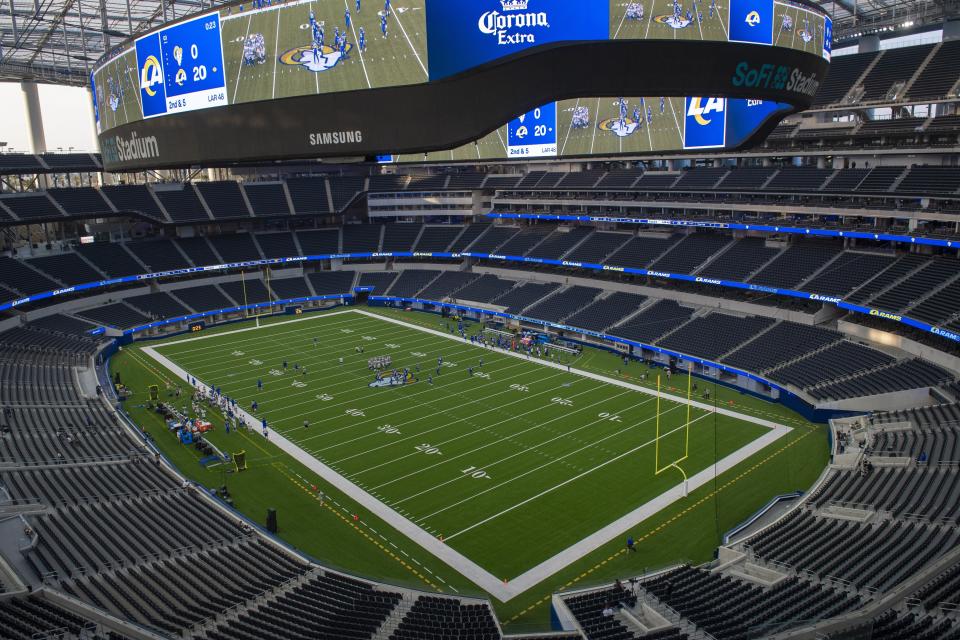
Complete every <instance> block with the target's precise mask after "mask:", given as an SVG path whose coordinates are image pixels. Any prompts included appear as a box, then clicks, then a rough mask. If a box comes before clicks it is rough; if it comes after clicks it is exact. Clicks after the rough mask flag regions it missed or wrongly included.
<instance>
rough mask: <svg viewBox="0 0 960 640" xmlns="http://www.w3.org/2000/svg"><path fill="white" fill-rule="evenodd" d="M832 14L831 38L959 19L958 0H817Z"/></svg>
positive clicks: (909, 27)
mask: <svg viewBox="0 0 960 640" xmlns="http://www.w3.org/2000/svg"><path fill="white" fill-rule="evenodd" d="M817 3H818V4H819V5H820V6H821V7H823V8H824V9H825V10H826V11H827V12H828V13H829V14H830V15H831V16H832V17H833V35H834V40H837V41H840V40H847V39H852V38H857V37H860V36H863V35H870V34H874V33H884V32H892V31H897V30H900V31H904V30H907V29H918V28H923V27H929V26H931V25H939V24H942V23H943V22H944V21H947V20H954V19H957V18H960V0H817Z"/></svg>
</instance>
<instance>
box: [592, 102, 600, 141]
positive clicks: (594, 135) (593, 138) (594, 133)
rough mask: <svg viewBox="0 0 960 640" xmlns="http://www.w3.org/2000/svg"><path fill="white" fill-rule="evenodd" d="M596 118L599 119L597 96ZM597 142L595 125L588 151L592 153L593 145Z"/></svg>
mask: <svg viewBox="0 0 960 640" xmlns="http://www.w3.org/2000/svg"><path fill="white" fill-rule="evenodd" d="M595 112H596V114H597V117H596V119H597V120H598V121H599V120H600V98H597V108H596V109H595ZM596 143H597V127H593V137H592V138H591V139H590V153H593V147H594V145H595V144H596Z"/></svg>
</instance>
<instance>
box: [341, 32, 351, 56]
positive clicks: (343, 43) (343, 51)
mask: <svg viewBox="0 0 960 640" xmlns="http://www.w3.org/2000/svg"><path fill="white" fill-rule="evenodd" d="M340 59H341V60H349V59H350V54H349V53H347V36H345V35H344V36H343V37H342V38H340Z"/></svg>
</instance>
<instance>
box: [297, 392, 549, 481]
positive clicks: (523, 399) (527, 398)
mask: <svg viewBox="0 0 960 640" xmlns="http://www.w3.org/2000/svg"><path fill="white" fill-rule="evenodd" d="M522 375H527V374H526V373H525V374H521V375H516V376H512V377H510V378H505V379H503V380H500V381H495V382H491V383H487V384H498V383H502V382H505V381H507V380H513V379H514V378H519V377H522ZM557 375H558V374H554V375H553V376H550V378H555V377H556V376H557ZM550 378H545V379H544V380H548V379H550ZM479 386H481V387H482V386H486V385H479ZM554 392H555V390H554V389H548V390H546V391H544V392H542V393H554ZM503 393H511V392H510V391H509V390H508V391H503V392H500V393H497V394H494V395H493V396H483V397H482V398H477V399H476V400H471V401H470V402H466V403H464V404H461V405H459V406H458V407H457V408H458V409H462V408H463V407H465V406H468V405H471V404H475V403H477V402H485V401H488V400H490V399H492V398H494V397H496V396H497V395H502V394H503ZM537 395H539V394H537ZM528 400H529V397H522V398H518V399H517V400H514V401H513V402H508V403H507V404H499V405H497V406H495V407H492V408H490V409H487V410H485V411H481V412H479V413H473V414H471V415H469V416H467V417H465V418H457V419H456V420H454V421H453V422H447V423H445V424H442V425H439V426H437V427H434V428H432V429H427V430H426V431H421V432H419V433H415V434H413V435H410V436H406V437H405V438H400V439H399V440H393V441H391V442H388V443H387V444H384V445H381V446H379V447H374V448H373V449H366V450H364V451H362V452H360V453H356V454H354V455H352V456H347V457H346V458H340V459H338V460H336V461H335V462H336V463H337V464H343V463H344V462H346V461H347V460H352V459H353V458H357V457H360V456H362V455H366V454H368V453H372V452H374V451H378V450H380V449H384V448H386V447H392V446H395V445H397V444H400V443H402V442H406V441H409V440H413V439H416V438H421V437H423V436H425V435H426V434H428V433H433V432H434V431H437V430H438V429H445V428H447V427H449V426H451V425H455V424H457V423H460V422H463V421H465V420H472V419H474V418H476V417H477V416H482V415H484V414H487V413H490V412H491V411H500V410H502V409H503V407H509V406H510V405H514V404H517V403H518V402H527V401H528ZM406 411H409V409H402V410H400V411H395V412H393V413H389V414H387V415H388V416H391V415H395V414H397V413H403V412H406ZM441 412H444V410H441ZM434 417H435V416H434V415H433V414H430V415H424V416H421V417H419V418H416V419H414V420H411V421H410V422H406V423H401V424H400V425H397V426H404V425H407V424H412V423H415V422H419V421H420V420H427V419H431V418H434ZM380 419H382V418H372V419H371V420H364V421H363V422H377V421H378V420H380ZM319 435H323V434H319ZM377 435H378V434H377V433H367V434H364V435H362V436H358V437H356V438H353V439H351V440H344V441H343V442H339V443H337V444H333V445H330V446H329V447H323V448H322V449H317V451H326V450H328V449H333V448H335V447H339V446H342V445H344V444H349V443H352V442H356V441H357V440H363V439H364V438H374V437H376V436H377ZM314 437H317V436H314Z"/></svg>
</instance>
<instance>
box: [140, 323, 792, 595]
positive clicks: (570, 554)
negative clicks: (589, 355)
mask: <svg viewBox="0 0 960 640" xmlns="http://www.w3.org/2000/svg"><path fill="white" fill-rule="evenodd" d="M345 313H358V314H360V315H364V316H367V317H369V318H374V319H377V320H380V321H383V322H390V323H393V324H396V325H399V326H402V327H405V328H407V329H416V330H417V331H422V332H424V333H428V334H431V335H435V336H438V337H441V338H445V339H447V340H453V341H456V342H462V338H460V337H459V336H452V335H450V334H447V333H444V332H442V331H437V330H436V329H428V328H426V327H422V326H418V325H415V324H410V323H407V322H404V321H402V320H397V319H395V318H389V317H385V316H382V315H379V314H376V313H370V312H369V311H363V310H360V309H349V310H345V311H334V312H331V313H324V314H318V315H317V316H315V317H312V318H302V319H298V320H291V321H290V322H288V323H272V324H268V325H263V326H262V327H248V328H245V329H238V330H236V331H225V332H220V333H216V334H210V335H205V336H199V337H196V338H188V339H186V340H176V341H171V342H165V343H161V344H157V345H152V346H147V347H143V348H142V349H141V350H142V352H143V353H145V354H147V355H148V356H150V357H151V358H153V359H154V360H155V361H157V362H158V363H160V364H161V365H162V366H164V367H166V368H167V369H168V370H170V371H172V372H173V373H174V374H175V375H177V376H178V377H180V378H182V379H183V380H185V381H188V382H189V380H190V377H191V376H190V374H189V373H188V372H187V371H185V370H184V369H182V368H181V367H179V366H178V365H176V364H175V363H174V362H172V361H171V360H170V359H169V358H167V357H166V356H163V355H161V354H159V353H157V349H159V348H161V347H164V346H170V345H175V344H176V345H179V344H184V343H187V342H194V341H198V340H207V339H210V338H217V337H220V336H225V335H232V334H235V333H241V332H245V331H258V330H260V329H267V328H270V327H275V326H282V325H284V324H290V323H293V322H305V321H308V320H315V319H319V318H327V317H331V316H336V315H342V314H345ZM497 353H501V354H504V355H508V356H512V357H515V358H519V359H522V360H527V358H526V357H525V356H523V355H521V354H517V353H513V352H509V351H500V350H497ZM529 362H535V363H536V364H539V365H541V366H544V367H551V368H554V369H559V370H562V371H566V369H567V367H566V366H565V365H561V364H556V363H553V362H548V361H543V360H529ZM570 373H571V374H576V375H579V376H583V377H585V378H590V379H593V380H598V381H600V382H604V383H606V384H610V385H613V386H617V387H622V388H625V389H629V390H632V391H638V392H640V393H644V394H647V395H656V391H655V390H652V389H647V388H645V387H641V386H638V385H634V384H630V383H629V382H624V381H622V380H616V379H613V378H607V377H605V376H602V375H598V374H595V373H591V372H588V371H582V370H577V369H571V370H570ZM197 384H198V386H199V387H200V388H202V389H208V387H207V386H206V385H205V384H203V383H202V382H201V381H197ZM661 396H662V397H663V398H666V399H668V400H672V401H674V402H678V403H681V404H685V403H686V402H687V400H686V398H681V397H679V396H674V395H671V394H666V393H661ZM690 404H691V405H693V406H695V407H697V408H700V409H703V410H705V411H707V412H708V413H713V412H716V413H719V414H721V415H725V416H730V417H733V418H736V419H738V420H742V421H744V422H750V423H753V424H757V425H760V426H763V427H766V428H767V429H769V430H770V431H769V433H767V434H764V435H763V436H761V437H759V438H757V439H756V440H753V441H751V442H750V443H748V444H747V445H745V446H743V447H741V448H740V449H738V450H737V451H734V452H733V453H731V454H730V455H728V456H726V457H725V458H723V459H722V460H719V461H717V462H716V463H715V464H713V465H712V466H710V467H707V468H706V469H703V470H702V471H700V472H699V473H697V474H695V475H693V476H692V477H690V478H689V481H688V482H687V483H686V487H685V486H684V483H682V482H681V483H678V484H677V485H676V486H674V487H673V488H672V489H670V490H668V491H665V492H664V493H662V494H660V495H659V496H657V497H656V498H654V499H652V500H650V501H649V502H647V503H646V504H643V505H641V506H639V507H637V508H636V509H634V510H633V511H631V512H630V513H627V514H626V515H624V516H622V517H620V518H618V519H617V520H615V521H613V522H611V523H610V524H608V525H606V526H604V527H602V528H600V529H598V530H597V531H595V532H593V533H591V534H590V535H588V536H587V537H585V538H583V539H582V540H580V541H579V542H576V543H574V544H573V545H571V546H569V547H567V548H566V549H564V550H562V551H560V552H558V553H557V554H556V555H554V556H553V557H551V558H548V559H547V560H544V561H543V562H541V563H540V564H538V565H536V566H535V567H533V568H531V569H529V570H528V571H526V572H524V573H523V574H521V575H520V576H518V577H516V578H514V579H513V580H511V581H509V582H504V581H503V580H502V579H501V578H498V577H497V576H495V575H493V574H492V573H490V572H489V571H487V570H486V569H484V568H483V567H481V566H480V565H478V564H477V563H476V562H474V561H473V560H471V559H470V558H468V557H466V556H465V555H463V554H461V553H460V552H458V551H456V550H454V549H452V548H450V546H449V545H447V544H444V543H443V542H441V541H440V540H439V539H437V538H435V537H434V536H433V535H432V534H430V533H428V532H427V531H425V530H424V529H421V528H420V527H419V526H417V525H416V524H414V523H413V522H411V521H410V520H408V519H407V518H405V517H404V516H402V515H400V514H399V513H398V512H396V511H394V510H393V509H392V508H391V507H389V506H388V505H386V504H384V503H383V502H381V501H380V500H379V499H377V498H376V497H374V496H373V495H371V494H369V493H367V492H366V491H364V490H363V489H361V488H360V487H358V486H357V485H355V484H353V483H352V482H350V481H349V480H347V479H346V478H345V477H343V476H342V475H340V474H339V473H337V472H336V471H334V470H333V469H331V468H330V467H328V466H327V465H325V464H323V463H322V462H320V461H319V460H317V459H316V458H314V457H313V456H312V455H311V454H309V453H307V452H306V451H304V450H303V449H301V448H300V447H298V446H297V445H295V444H294V443H292V442H291V441H290V440H288V439H286V438H285V437H283V436H282V435H280V434H278V433H273V434H271V435H270V438H269V439H270V440H271V441H272V442H273V443H274V444H275V445H277V446H278V447H279V448H280V449H282V450H283V451H284V452H285V453H287V454H288V455H290V456H291V457H292V458H293V459H295V460H296V461H297V462H299V463H301V464H303V465H304V466H305V467H307V468H308V469H310V470H311V471H313V472H314V473H316V474H317V475H318V476H320V477H321V478H323V479H324V480H325V481H327V482H329V483H330V484H332V485H333V486H334V487H336V488H337V489H339V490H340V491H342V492H343V493H345V494H346V495H348V496H350V498H352V499H353V500H354V501H356V502H357V503H358V504H360V505H361V506H362V507H364V508H365V509H367V510H369V511H370V512H371V513H373V514H375V515H376V516H377V517H379V518H380V519H381V520H383V521H385V522H387V523H388V524H389V525H390V526H392V527H393V528H394V529H396V530H397V531H399V532H400V533H402V534H403V535H405V536H406V537H407V538H409V539H410V540H411V541H413V542H415V543H416V544H418V545H419V546H420V547H421V548H423V549H424V551H426V552H428V553H430V554H432V555H433V556H434V557H435V558H437V559H439V560H441V561H443V562H444V563H446V564H447V565H449V566H450V567H452V568H453V569H454V570H456V571H457V572H459V573H460V574H461V575H463V576H464V577H466V578H467V579H469V580H471V581H473V582H474V583H475V584H476V585H477V586H479V587H480V588H482V589H483V590H484V591H486V592H487V593H489V594H490V595H491V596H493V597H495V598H496V599H497V600H499V601H500V602H507V601H509V600H511V599H512V598H514V597H516V596H518V595H520V594H521V593H524V592H525V591H527V590H528V589H530V588H531V587H533V586H534V585H536V584H539V583H540V582H542V581H543V580H545V579H547V578H549V577H550V576H552V575H553V574H554V573H556V572H558V571H560V570H561V569H563V568H565V567H567V566H569V565H571V564H573V563H574V562H576V561H578V560H580V559H581V558H583V557H584V556H586V555H588V554H590V553H592V552H593V551H595V550H596V549H598V548H599V547H601V546H602V545H604V544H606V543H607V542H608V541H609V540H612V539H615V538H617V537H618V536H623V535H626V534H627V533H628V532H629V531H630V530H631V529H632V528H633V527H635V526H636V525H638V524H640V523H641V522H643V521H644V520H646V519H648V518H650V517H652V516H654V515H656V514H657V513H659V512H660V511H662V510H663V509H665V508H667V507H669V506H670V505H671V504H673V503H674V502H676V501H677V500H679V499H681V498H683V497H684V495H686V492H689V491H694V490H696V489H698V488H700V487H702V486H704V485H706V484H707V483H709V482H710V481H712V480H713V478H714V475H715V474H716V475H719V474H722V473H724V472H726V471H729V470H730V469H732V468H734V467H736V466H737V465H739V464H741V463H742V462H743V461H745V460H746V459H747V458H749V457H750V456H752V455H754V454H756V453H758V452H759V451H761V450H763V449H765V448H766V447H768V446H770V445H772V444H773V443H774V442H776V441H777V440H779V439H780V438H782V437H783V436H785V435H787V434H788V433H790V432H791V431H792V429H791V428H790V427H788V426H786V425H782V424H778V423H776V422H772V421H770V420H764V419H762V418H756V417H753V416H749V415H745V414H741V413H737V412H735V411H730V410H729V409H722V408H717V407H714V406H713V405H709V404H705V403H702V402H697V401H693V402H691V403H690ZM240 414H241V415H242V416H243V418H244V420H246V422H247V424H249V425H250V426H251V427H253V428H254V429H259V426H260V421H259V420H258V419H256V418H255V417H254V416H252V415H250V414H249V413H247V412H246V411H243V410H240Z"/></svg>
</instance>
